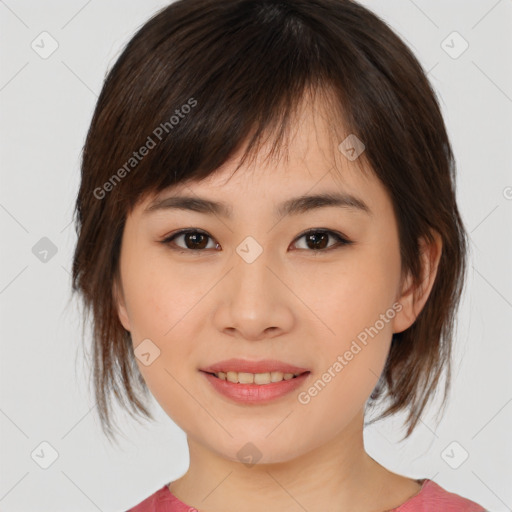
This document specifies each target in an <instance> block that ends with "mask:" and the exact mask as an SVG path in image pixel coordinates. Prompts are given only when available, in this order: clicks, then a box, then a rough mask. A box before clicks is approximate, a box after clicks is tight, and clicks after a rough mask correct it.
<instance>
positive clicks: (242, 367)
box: [200, 358, 309, 374]
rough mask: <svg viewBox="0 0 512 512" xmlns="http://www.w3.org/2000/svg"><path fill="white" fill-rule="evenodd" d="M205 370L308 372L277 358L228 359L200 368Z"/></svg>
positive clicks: (216, 371)
mask: <svg viewBox="0 0 512 512" xmlns="http://www.w3.org/2000/svg"><path fill="white" fill-rule="evenodd" d="M200 370H201V371H203V372H208V373H218V372H228V371H231V372H246V373H267V372H283V373H294V374H300V373H304V372H308V371H309V370H308V369H307V368H300V367H299V366H294V365H292V364H288V363H284V362H283V361H277V360H275V359H263V360H261V361H248V360H246V359H237V358H233V359H226V360H224V361H219V362H218V363H215V364H212V365H210V366H205V367H204V368H200Z"/></svg>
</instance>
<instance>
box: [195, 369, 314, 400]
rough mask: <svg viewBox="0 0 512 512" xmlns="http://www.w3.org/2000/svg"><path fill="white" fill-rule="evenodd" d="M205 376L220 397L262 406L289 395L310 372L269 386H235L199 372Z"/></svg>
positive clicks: (209, 374)
mask: <svg viewBox="0 0 512 512" xmlns="http://www.w3.org/2000/svg"><path fill="white" fill-rule="evenodd" d="M200 371H201V373H203V374H204V375H205V377H206V378H207V379H208V381H209V382H210V384H211V385H212V386H213V388H214V389H215V390H216V391H218V392H219V393H220V394H221V395H224V396H226V397H227V398H230V399H231V400H234V401H235V402H238V403H244V404H247V403H254V404H263V403H266V402H270V401H272V400H275V399H277V398H280V397H282V396H284V395H287V394H288V393H291V392H292V391H294V390H295V389H297V388H298V387H300V386H301V385H302V384H303V383H304V381H305V380H306V379H307V378H308V376H309V375H310V372H308V373H303V374H302V375H299V376H298V377H295V378H293V379H289V380H282V381H280V382H271V383H270V384H261V385H260V384H235V383H233V382H229V381H227V380H222V379H219V378H218V377H215V375H212V374H211V373H206V372H203V371H202V370H200Z"/></svg>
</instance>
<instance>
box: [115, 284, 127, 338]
mask: <svg viewBox="0 0 512 512" xmlns="http://www.w3.org/2000/svg"><path fill="white" fill-rule="evenodd" d="M112 295H113V297H114V304H115V305H116V309H117V314H118V316H119V321H120V322H121V324H122V325H123V327H124V328H125V329H126V330H127V331H130V321H129V319H128V312H127V310H126V304H125V300H124V293H123V289H122V286H119V285H118V281H117V278H116V279H115V280H114V284H113V288H112Z"/></svg>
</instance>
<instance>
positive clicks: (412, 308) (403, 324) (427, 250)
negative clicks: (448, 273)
mask: <svg viewBox="0 0 512 512" xmlns="http://www.w3.org/2000/svg"><path fill="white" fill-rule="evenodd" d="M432 236H433V237H434V241H433V242H431V243H428V242H427V241H426V240H425V239H424V238H421V239H420V241H419V247H420V252H421V261H422V273H421V281H420V284H419V285H418V286H413V283H412V277H411V275H410V274H408V275H407V278H406V279H405V282H404V284H403V286H402V289H401V290H400V296H399V297H397V302H399V303H400V304H401V305H402V309H401V310H400V311H399V312H398V313H397V314H396V316H395V318H394V319H393V332H394V333H397V332H402V331H405V330H406V329H408V328H409V327H410V326H411V325H412V324H413V323H414V322H415V320H416V318H417V317H418V315H419V314H420V312H421V310H422V309H423V306H424V305H425V303H426V302H427V299H428V297H429V295H430V291H431V290H432V286H433V285H434V281H435V278H436V275H437V268H438V265H439V260H440V259H441V252H442V245H443V244H442V240H441V235H439V233H437V231H432Z"/></svg>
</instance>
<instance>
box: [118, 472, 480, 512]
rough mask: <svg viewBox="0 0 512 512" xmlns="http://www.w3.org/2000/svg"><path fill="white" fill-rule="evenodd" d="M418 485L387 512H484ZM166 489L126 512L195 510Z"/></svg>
mask: <svg viewBox="0 0 512 512" xmlns="http://www.w3.org/2000/svg"><path fill="white" fill-rule="evenodd" d="M418 482H419V483H421V484H422V486H421V489H420V490H419V491H418V493H417V494H415V495H414V496H412V498H409V499H408V500H407V501H406V502H405V503H402V505H400V506H399V507H397V508H394V509H393V510H389V511H387V512H441V511H442V512H486V510H485V509H484V508H483V507H482V506H480V505H478V504H477V503H475V502H474V501H471V500H468V499H466V498H463V497H462V496H459V495H458V494H455V493H452V492H448V491H446V490H444V489H443V488H442V487H441V486H440V485H438V484H436V483H435V482H434V481H433V480H429V479H428V478H424V479H422V480H419V481H418ZM167 485H168V484H166V485H164V486H163V487H162V488H161V489H159V490H158V491H156V492H155V493H154V494H152V495H151V496H149V497H148V498H146V499H145V500H144V501H142V502H141V503H139V504H138V505H136V506H135V507H133V508H131V509H129V510H128V511H127V512H194V511H195V510H196V509H195V508H193V507H191V506H189V505H185V503H183V502H182V501H180V500H179V499H178V498H176V496H174V495H173V494H172V493H171V491H170V490H169V488H168V487H167Z"/></svg>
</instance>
